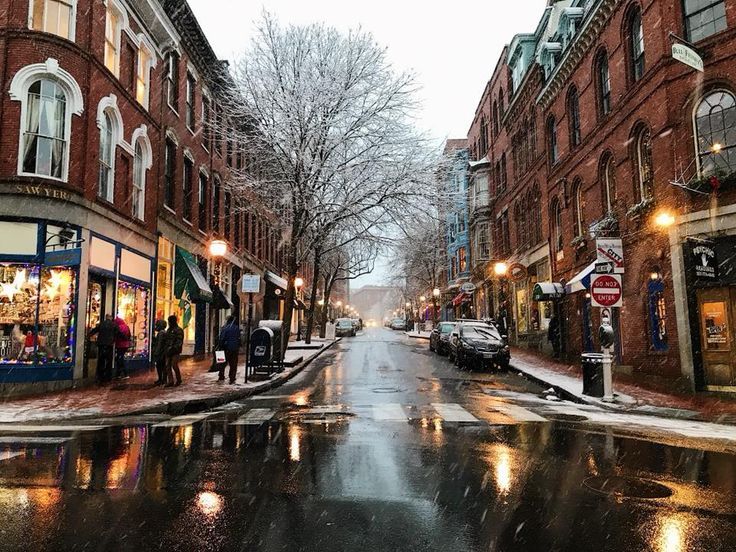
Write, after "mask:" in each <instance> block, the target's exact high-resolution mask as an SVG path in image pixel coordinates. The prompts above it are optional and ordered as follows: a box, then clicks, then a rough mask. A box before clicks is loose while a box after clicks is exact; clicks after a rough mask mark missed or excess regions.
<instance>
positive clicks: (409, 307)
mask: <svg viewBox="0 0 736 552" xmlns="http://www.w3.org/2000/svg"><path fill="white" fill-rule="evenodd" d="M404 306H405V307H406V308H405V309H404V319H405V320H406V326H407V328H406V329H407V330H408V329H409V313H410V312H411V301H407V302H406V305H404Z"/></svg>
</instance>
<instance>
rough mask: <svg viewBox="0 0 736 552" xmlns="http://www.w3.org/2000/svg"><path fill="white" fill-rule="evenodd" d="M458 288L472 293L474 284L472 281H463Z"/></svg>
mask: <svg viewBox="0 0 736 552" xmlns="http://www.w3.org/2000/svg"><path fill="white" fill-rule="evenodd" d="M460 289H461V290H462V291H464V292H465V293H473V292H474V291H475V284H474V283H473V282H465V283H464V284H463V285H461V286H460Z"/></svg>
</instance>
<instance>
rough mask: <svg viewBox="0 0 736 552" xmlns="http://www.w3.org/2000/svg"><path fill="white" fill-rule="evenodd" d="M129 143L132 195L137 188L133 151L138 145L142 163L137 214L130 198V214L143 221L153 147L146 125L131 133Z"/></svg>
mask: <svg viewBox="0 0 736 552" xmlns="http://www.w3.org/2000/svg"><path fill="white" fill-rule="evenodd" d="M130 142H131V144H132V145H133V190H134V191H133V193H135V189H136V188H138V187H137V186H136V185H135V179H136V174H135V168H136V167H135V157H136V156H135V150H136V146H138V145H140V146H141V153H142V158H141V162H142V163H143V167H142V168H143V171H142V173H141V174H142V182H140V184H141V186H140V188H139V189H140V196H141V197H140V201H139V202H138V213H136V212H135V211H133V210H132V208H133V201H132V197H131V211H132V213H131V214H132V215H133V218H136V219H138V220H141V221H144V220H145V217H146V179H147V174H146V172H147V171H149V170H150V169H151V167H152V166H153V147H152V146H151V140H150V139H149V138H148V128H147V127H146V125H141V126H140V127H138V128H137V129H135V130H134V131H133V136H132V137H131V140H130Z"/></svg>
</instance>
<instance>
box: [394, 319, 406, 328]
mask: <svg viewBox="0 0 736 552" xmlns="http://www.w3.org/2000/svg"><path fill="white" fill-rule="evenodd" d="M390 328H391V329H392V330H404V331H406V320H404V319H403V318H394V319H393V320H391V326H390Z"/></svg>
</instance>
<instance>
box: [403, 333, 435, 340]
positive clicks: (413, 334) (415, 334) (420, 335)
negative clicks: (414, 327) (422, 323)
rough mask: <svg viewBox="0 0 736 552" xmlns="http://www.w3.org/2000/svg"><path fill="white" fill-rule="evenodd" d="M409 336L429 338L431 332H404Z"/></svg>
mask: <svg viewBox="0 0 736 552" xmlns="http://www.w3.org/2000/svg"><path fill="white" fill-rule="evenodd" d="M404 333H406V335H408V336H409V337H413V338H414V339H429V336H430V335H432V332H404Z"/></svg>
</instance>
